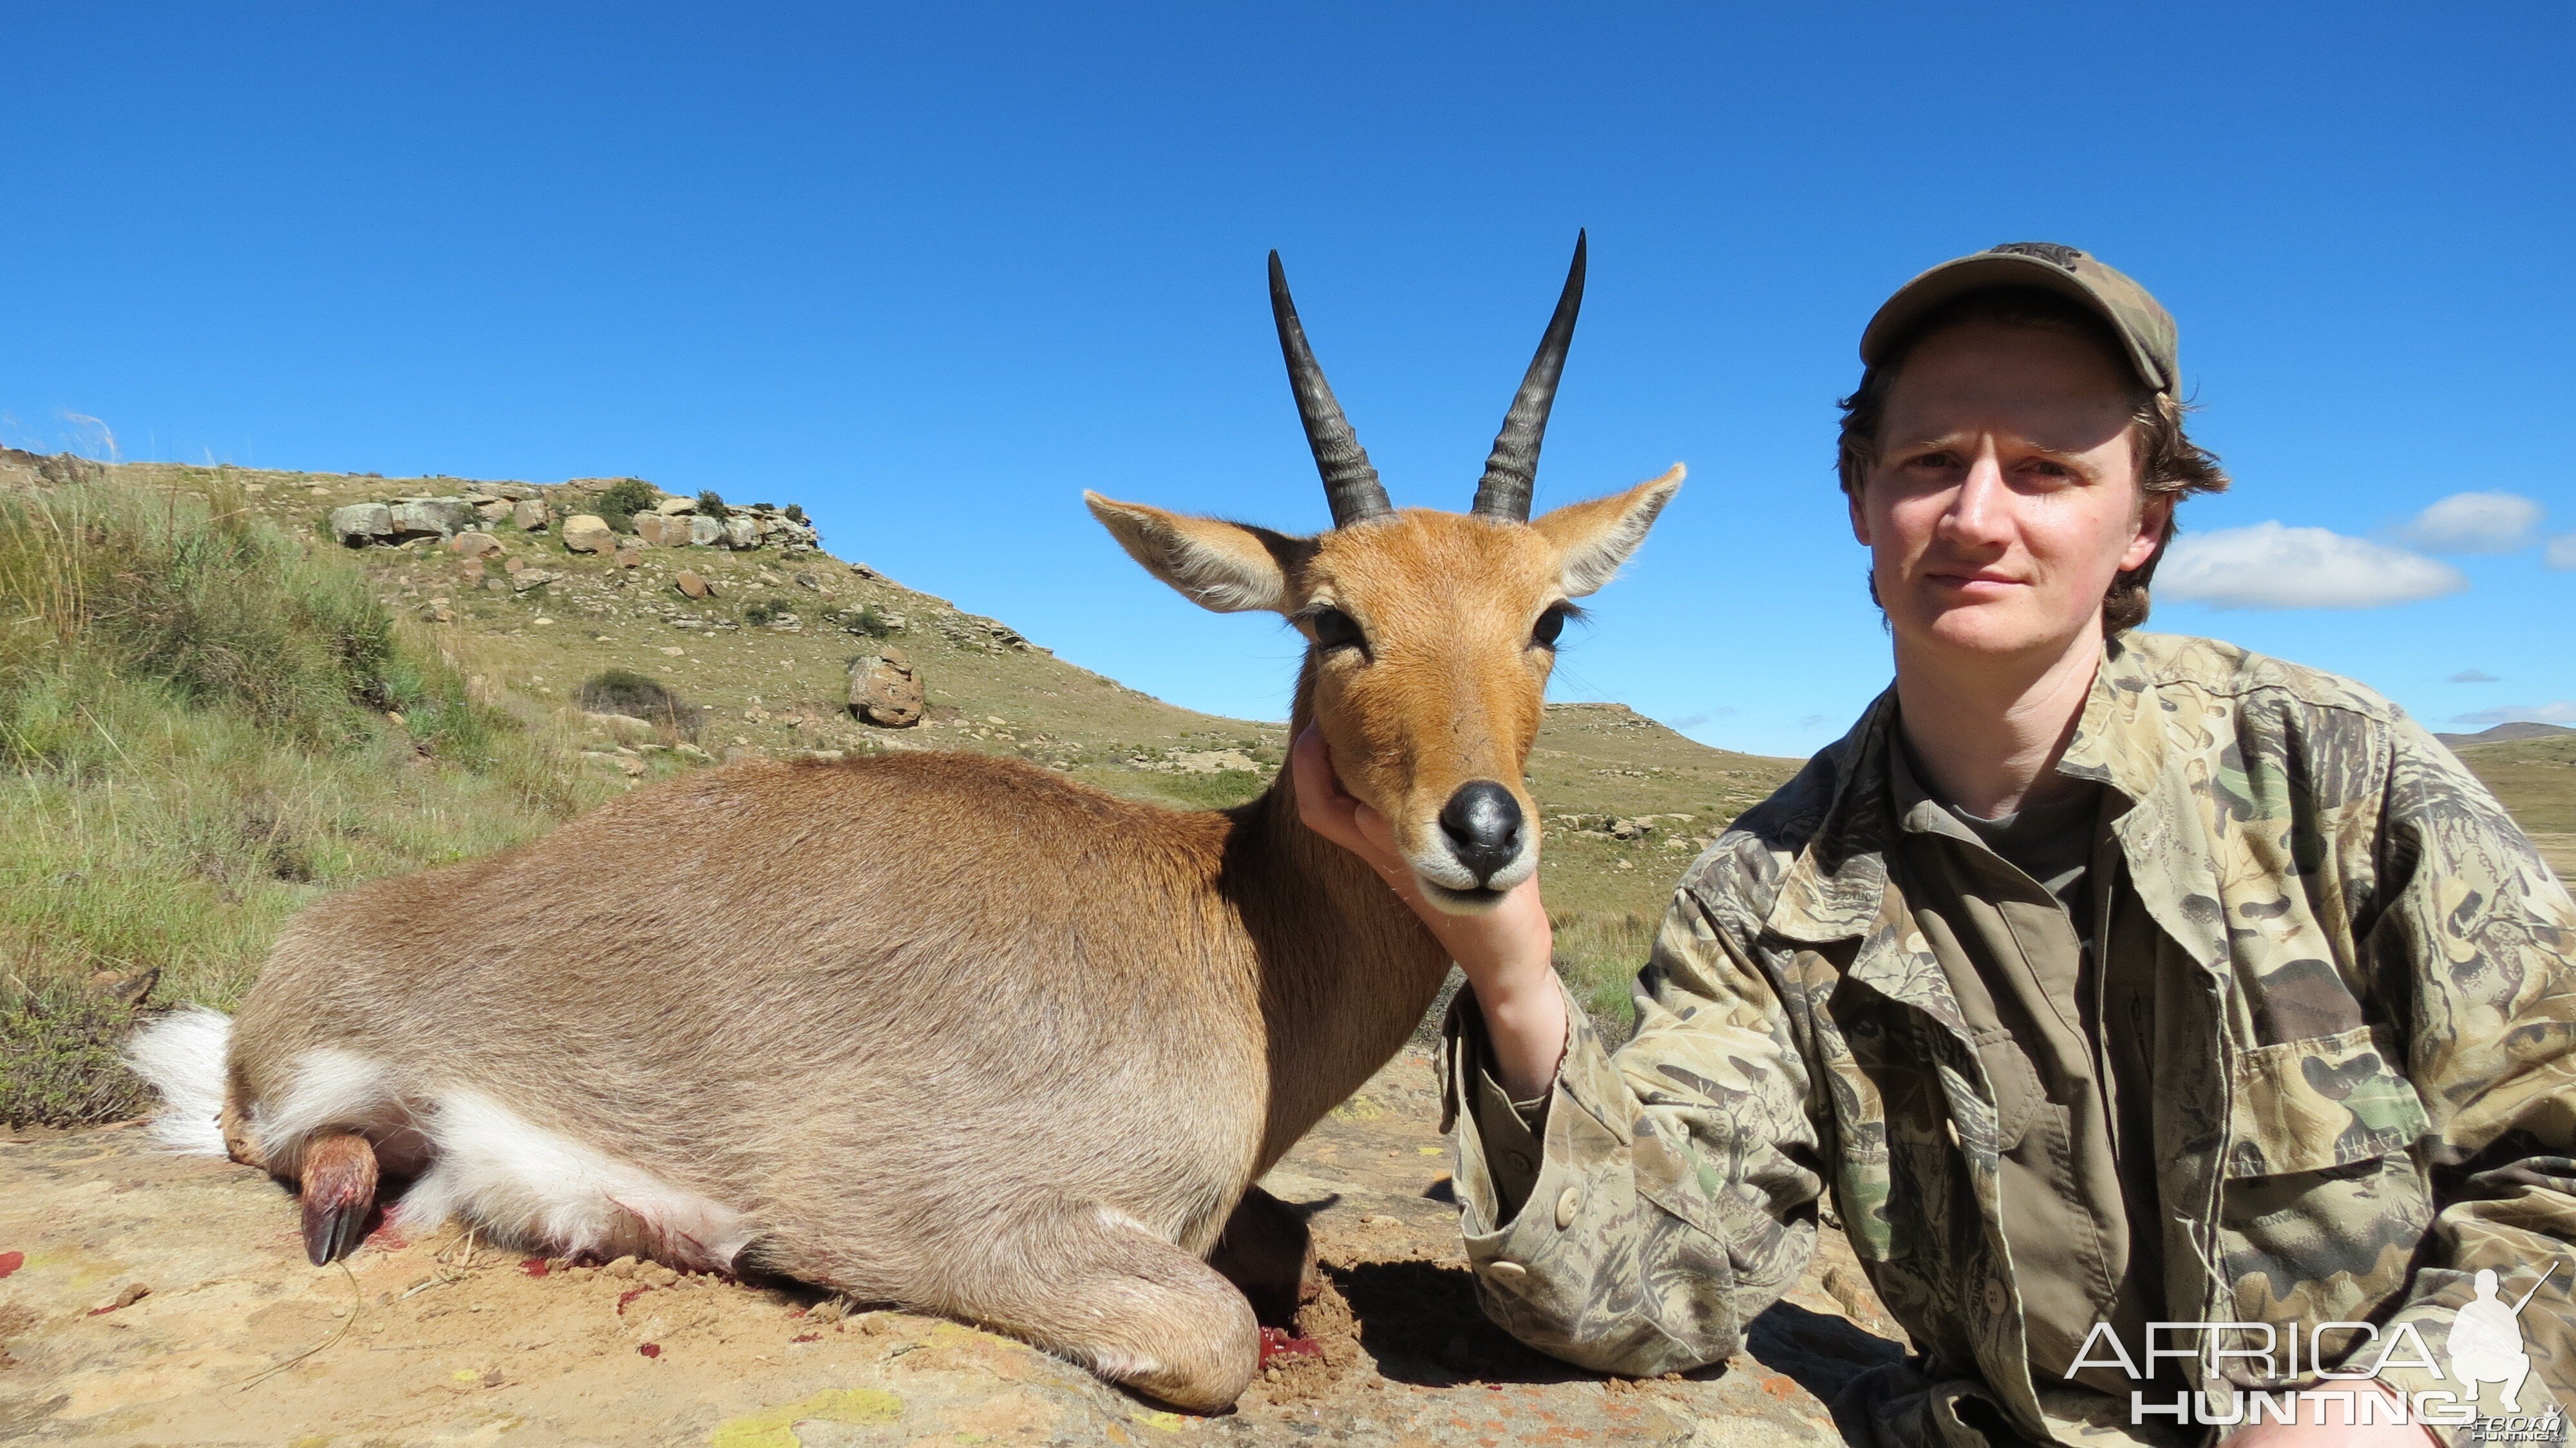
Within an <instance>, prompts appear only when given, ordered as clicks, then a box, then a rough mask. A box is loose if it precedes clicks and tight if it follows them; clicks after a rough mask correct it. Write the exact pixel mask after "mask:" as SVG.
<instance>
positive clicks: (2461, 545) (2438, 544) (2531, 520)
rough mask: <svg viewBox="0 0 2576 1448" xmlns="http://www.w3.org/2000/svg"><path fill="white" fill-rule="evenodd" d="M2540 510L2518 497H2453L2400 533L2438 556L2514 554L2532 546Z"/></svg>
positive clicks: (2410, 541)
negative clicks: (2440, 554)
mask: <svg viewBox="0 0 2576 1448" xmlns="http://www.w3.org/2000/svg"><path fill="white" fill-rule="evenodd" d="M2541 512H2542V509H2541V506H2540V505H2539V504H2538V503H2535V502H2533V501H2532V500H2530V499H2529V498H2526V497H2524V496H2522V495H2521V494H2519V493H2453V494H2452V495H2451V496H2449V497H2447V498H2444V499H2442V500H2441V501H2440V502H2437V503H2435V504H2434V505H2433V506H2431V507H2429V508H2426V509H2425V510H2424V511H2423V512H2421V513H2418V514H2416V515H2415V517H2414V520H2413V521H2412V522H2410V523H2408V524H2407V525H2406V526H2405V527H2403V528H2400V529H2398V530H2397V536H2398V537H2400V538H2403V539H2405V540H2406V541H2407V542H2409V543H2412V544H2414V545H2415V546H2416V547H2418V548H2427V549H2430V550H2432V551H2433V552H2435V553H2511V552H2513V551H2514V550H2515V549H2517V548H2527V547H2529V546H2531V537H2532V533H2533V531H2534V530H2536V529H2537V528H2539V527H2540V517H2541Z"/></svg>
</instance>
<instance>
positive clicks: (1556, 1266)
mask: <svg viewBox="0 0 2576 1448" xmlns="http://www.w3.org/2000/svg"><path fill="white" fill-rule="evenodd" d="M1703 888H1705V887H1703ZM1634 992H1635V999H1636V1004H1637V1014H1638V1026H1637V1032H1636V1034H1635V1035H1634V1036H1633V1037H1632V1038H1631V1039H1630V1040H1629V1042H1628V1043H1627V1044H1626V1045H1625V1046H1622V1047H1620V1048H1619V1049H1618V1050H1617V1051H1616V1052H1615V1053H1614V1052H1612V1051H1611V1050H1609V1049H1608V1048H1607V1047H1606V1046H1605V1044H1604V1043H1603V1041H1602V1040H1601V1038H1600V1035H1599V1034H1598V1032H1597V1030H1596V1028H1595V1027H1594V1026H1593V1024H1592V1022H1591V1021H1590V1020H1589V1019H1588V1018H1587V1017H1586V1016H1585V1015H1584V1012H1583V1009H1582V1007H1581V1005H1580V1004H1579V1003H1577V1002H1575V1001H1574V1000H1573V999H1572V998H1571V997H1570V996H1569V998H1568V1000H1567V1018H1568V1022H1569V1031H1570V1033H1571V1034H1570V1037H1569V1039H1568V1042H1567V1049H1566V1055H1565V1060H1564V1063H1563V1064H1562V1065H1561V1066H1560V1067H1559V1068H1558V1070H1557V1078H1556V1084H1555V1086H1554V1087H1553V1088H1552V1090H1551V1094H1550V1096H1549V1099H1548V1104H1547V1108H1546V1111H1545V1113H1544V1115H1543V1116H1542V1117H1541V1118H1540V1121H1539V1133H1540V1135H1539V1138H1538V1139H1537V1140H1536V1142H1535V1143H1534V1144H1535V1146H1536V1148H1537V1150H1536V1153H1535V1156H1536V1159H1535V1160H1534V1161H1529V1160H1526V1159H1524V1160H1508V1159H1489V1157H1488V1152H1489V1151H1493V1152H1500V1153H1504V1154H1505V1155H1506V1156H1508V1155H1509V1154H1510V1153H1513V1152H1514V1151H1518V1152H1520V1153H1522V1154H1523V1155H1524V1157H1526V1155H1527V1154H1528V1152H1529V1149H1530V1146H1531V1145H1532V1142H1531V1138H1530V1137H1529V1136H1528V1134H1527V1133H1526V1131H1525V1130H1524V1132H1523V1133H1522V1136H1521V1139H1520V1141H1518V1142H1514V1141H1511V1140H1508V1139H1505V1140H1500V1141H1494V1142H1490V1143H1489V1142H1488V1141H1487V1140H1486V1139H1485V1138H1486V1134H1487V1131H1488V1130H1491V1129H1493V1125H1494V1123H1495V1122H1496V1121H1497V1119H1498V1117H1499V1118H1510V1117H1511V1115H1512V1113H1510V1112H1509V1111H1507V1110H1506V1111H1504V1112H1501V1113H1496V1112H1493V1111H1490V1110H1484V1111H1479V1110H1476V1109H1473V1107H1474V1105H1475V1103H1476V1099H1477V1098H1476V1093H1477V1092H1478V1091H1479V1090H1480V1089H1482V1090H1484V1091H1488V1092H1490V1091H1491V1090H1492V1088H1491V1087H1490V1086H1482V1085H1480V1082H1481V1078H1483V1077H1484V1076H1485V1074H1486V1070H1487V1067H1486V1062H1487V1059H1488V1058H1487V1054H1486V1047H1485V1043H1484V1039H1485V1038H1484V1024H1483V1021H1482V1018H1481V1017H1479V1016H1478V1015H1477V1013H1476V1007H1475V1000H1474V996H1473V993H1472V992H1469V991H1464V990H1462V991H1461V992H1459V995H1458V1000H1457V1004H1456V1005H1455V1006H1454V1007H1453V1008H1452V1010H1451V1013H1450V1019H1449V1028H1448V1033H1447V1056H1448V1059H1447V1061H1446V1062H1445V1063H1444V1072H1445V1076H1446V1090H1447V1092H1448V1097H1447V1104H1448V1110H1447V1113H1446V1114H1447V1116H1448V1117H1449V1119H1450V1121H1451V1122H1454V1124H1455V1126H1456V1131H1457V1138H1456V1151H1457V1174H1456V1178H1455V1180H1456V1185H1457V1192H1458V1201H1459V1214H1460V1219H1461V1221H1460V1225H1461V1227H1462V1229H1463V1231H1464V1233H1465V1235H1466V1244H1467V1256H1468V1258H1469V1260H1470V1262H1471V1263H1472V1264H1473V1266H1474V1268H1475V1271H1476V1283H1477V1295H1478V1297H1479V1298H1480V1300H1481V1301H1482V1303H1483V1305H1484V1308H1485V1312H1486V1314H1487V1315H1488V1316H1489V1317H1491V1318H1492V1319H1493V1320H1494V1321H1495V1322H1497V1323H1500V1324H1501V1325H1502V1326H1503V1327H1504V1328H1505V1329H1507V1330H1508V1331H1510V1332H1511V1333H1512V1335H1513V1336H1515V1337H1517V1338H1519V1339H1520V1340H1521V1341H1523V1342H1525V1343H1528V1344H1529V1345H1530V1346H1532V1347H1534V1348H1537V1349H1538V1350H1539V1351H1541V1352H1544V1353H1547V1354H1549V1355H1551V1356H1554V1357H1558V1358H1562V1359H1564V1360H1565V1361H1567V1362H1571V1363H1575V1364H1578V1365H1580V1366H1583V1367H1587V1368H1592V1369H1595V1370H1597V1371H1601V1372H1614V1373H1624V1374H1630V1375H1635V1376H1651V1375H1655V1374H1661V1373H1668V1372H1678V1371H1683V1370H1686V1369H1689V1368H1694V1367H1699V1366H1702V1365H1704V1364H1707V1363H1712V1362H1717V1361H1720V1360H1722V1359H1724V1358H1726V1357H1728V1356H1730V1355H1731V1354H1733V1353H1734V1352H1735V1351H1736V1349H1737V1348H1738V1347H1739V1346H1740V1345H1741V1344H1742V1342H1743V1338H1744V1328H1745V1324H1746V1323H1748V1322H1749V1321H1751V1320H1752V1318H1753V1316H1754V1315H1755V1314H1757V1313H1759V1312H1760V1311H1762V1310H1763V1309H1764V1308H1766V1307H1768V1306H1770V1305H1771V1303H1772V1302H1774V1301H1775V1300H1777V1299H1778V1298H1779V1297H1780V1295H1781V1294H1782V1293H1784V1292H1786V1291H1787V1290H1788V1289H1789V1288H1790V1287H1791V1286H1793V1285H1794V1284H1795V1283H1796V1282H1797V1280H1798V1274H1799V1273H1800V1272H1801V1271H1802V1270H1804V1268H1805V1266H1806V1262H1807V1257H1808V1255H1809V1253H1810V1252H1811V1251H1812V1250H1813V1247H1814V1244H1815V1205H1814V1204H1815V1200H1816V1197H1817V1194H1818V1192H1819V1190H1820V1187H1821V1181H1820V1178H1819V1177H1818V1176H1817V1174H1816V1172H1815V1171H1814V1170H1813V1169H1812V1163H1813V1160H1814V1152H1815V1145H1816V1132H1815V1128H1814V1126H1813V1124H1812V1123H1811V1121H1810V1120H1809V1117H1808V1114H1807V1089H1808V1080H1807V1072H1806V1068H1805V1066H1804V1064H1803V1063H1802V1062H1801V1060H1800V1058H1799V1055H1798V1052H1797V1050H1796V1048H1795V1046H1794V1044H1793V1036H1792V1033H1791V1029H1790V1024H1789V1021H1788V1018H1787V1015H1786V1013H1785V1012H1784V1011H1783V1010H1782V1009H1781V1005H1780V1002H1779V999H1778V997H1777V995H1776V994H1775V993H1774V992H1773V991H1772V989H1771V987H1770V984H1769V983H1768V981H1767V980H1766V979H1765V978H1764V976H1763V975H1762V973H1761V972H1760V971H1759V970H1757V969H1756V968H1755V967H1754V966H1753V964H1752V963H1751V961H1750V960H1749V959H1748V958H1747V956H1746V953H1745V951H1744V949H1743V947H1742V946H1741V945H1740V944H1739V943H1738V942H1737V941H1735V940H1734V939H1733V938H1732V937H1731V936H1730V935H1729V934H1728V933H1727V932H1726V931H1725V930H1724V929H1722V928H1721V927H1720V926H1719V925H1718V924H1717V923H1716V922H1715V920H1714V919H1713V918H1712V917H1711V915H1710V913H1709V911H1708V910H1707V909H1705V908H1704V906H1703V905H1702V903H1701V901H1700V900H1699V899H1698V898H1697V897H1696V896H1695V895H1694V894H1693V893H1692V891H1691V890H1690V889H1688V888H1686V889H1684V890H1683V891H1681V892H1679V893H1678V894H1677V895H1676V896H1675V897H1674V900H1673V904H1672V908H1671V910H1670V911H1669V912H1668V913H1667V914H1666V915H1665V917H1664V921H1663V925H1662V928H1661V930H1660V931H1659V933H1658V934H1657V936H1656V940H1655V946H1654V954H1653V956H1652V957H1651V959H1650V960H1649V962H1648V964H1647V966H1646V968H1645V969H1644V970H1642V971H1640V972H1639V973H1638V977H1637V982H1636V985H1635V987H1634ZM1462 1102H1463V1103H1467V1104H1468V1105H1469V1107H1470V1109H1467V1110H1460V1109H1459V1107H1460V1105H1461V1103H1462ZM1444 1124H1448V1123H1444ZM1512 1125H1517V1122H1516V1121H1509V1120H1506V1121H1504V1122H1503V1131H1502V1132H1501V1133H1498V1134H1504V1135H1506V1136H1507V1135H1508V1128H1509V1127H1510V1126H1512ZM1498 1169H1499V1171H1500V1173H1501V1175H1502V1177H1503V1179H1504V1182H1505V1184H1506V1187H1507V1188H1521V1187H1522V1184H1523V1183H1527V1185H1526V1188H1525V1189H1522V1190H1511V1191H1510V1192H1509V1195H1510V1197H1512V1198H1517V1199H1518V1200H1513V1201H1508V1202H1507V1200H1506V1196H1505V1192H1504V1191H1503V1190H1498V1187H1497V1180H1496V1178H1497V1171H1498Z"/></svg>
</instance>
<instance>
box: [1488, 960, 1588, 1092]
mask: <svg viewBox="0 0 2576 1448" xmlns="http://www.w3.org/2000/svg"><path fill="white" fill-rule="evenodd" d="M1469 989H1471V990H1473V991H1475V993H1476V1009H1477V1012H1478V1014H1480V1015H1482V1016H1483V1017H1484V1021H1485V1043H1486V1047H1487V1049H1489V1050H1491V1051H1492V1052H1493V1057H1494V1072H1495V1075H1496V1077H1497V1078H1498V1079H1499V1081H1500V1083H1501V1085H1502V1087H1503V1089H1504V1091H1505V1092H1506V1093H1508V1094H1509V1096H1510V1097H1511V1099H1512V1100H1514V1101H1516V1102H1517V1101H1527V1100H1530V1099H1531V1098H1533V1097H1543V1096H1545V1095H1546V1094H1547V1091H1548V1088H1549V1087H1550V1086H1551V1085H1552V1084H1554V1082H1555V1080H1556V1069H1557V1067H1558V1065H1559V1064H1561V1063H1562V1062H1563V1061H1564V1059H1565V1051H1566V1046H1567V1044H1568V1043H1569V1042H1570V1041H1571V1040H1572V1038H1573V1030H1572V1027H1573V1022H1572V1021H1571V1020H1570V1019H1569V1018H1568V1016H1567V1014H1566V1006H1565V992H1564V990H1563V989H1562V988H1561V987H1559V986H1558V984H1557V981H1556V972H1555V971H1554V969H1552V968H1551V969H1549V970H1547V971H1545V972H1544V973H1543V974H1542V975H1541V977H1540V978H1539V979H1537V980H1535V981H1533V980H1529V979H1527V978H1526V977H1522V978H1509V977H1505V978H1499V979H1494V980H1490V981H1471V982H1470V983H1469Z"/></svg>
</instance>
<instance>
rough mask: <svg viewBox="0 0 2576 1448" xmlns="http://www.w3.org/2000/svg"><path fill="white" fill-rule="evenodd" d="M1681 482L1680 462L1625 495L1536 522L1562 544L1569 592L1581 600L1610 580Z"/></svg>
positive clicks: (1594, 501)
mask: <svg viewBox="0 0 2576 1448" xmlns="http://www.w3.org/2000/svg"><path fill="white" fill-rule="evenodd" d="M1681 485H1682V465H1681V464H1680V463H1675V464H1673V465H1672V467H1671V469H1670V470H1669V471H1667V472H1666V473H1665V474H1664V475H1663V476H1662V477H1660V478H1648V479H1647V480H1646V481H1644V482H1642V483H1639V484H1638V485H1637V486H1635V487H1633V488H1630V489H1629V490H1628V491H1626V492H1624V493H1612V494H1611V495H1610V496H1609V497H1606V498H1594V499H1592V500H1591V501H1589V502H1583V503H1568V504H1566V505H1565V506H1564V507H1562V508H1558V509H1556V510H1554V511H1552V512H1549V513H1545V514H1542V515H1540V516H1539V517H1537V518H1534V519H1532V520H1530V526H1531V527H1533V528H1536V529H1537V530H1538V531H1539V532H1540V533H1541V534H1543V535H1544V536H1545V537H1546V538H1547V540H1548V541H1549V542H1551V543H1554V544H1555V545H1556V548H1557V553H1558V555H1559V557H1560V558H1561V560H1562V566H1563V568H1564V570H1565V578H1564V584H1565V593H1566V596H1567V597H1568V598H1581V597H1582V596H1583V595H1585V594H1587V593H1590V592H1592V591H1593V590H1594V589H1597V588H1599V587H1600V586H1601V585H1603V584H1605V583H1608V582H1609V581H1610V578H1611V575H1613V574H1615V573H1617V572H1618V571H1619V565H1621V564H1623V563H1625V562H1627V561H1628V555H1629V554H1631V553H1634V552H1636V551H1637V545H1638V544H1640V543H1643V542H1644V541H1646V530H1647V529H1649V528H1651V527H1653V526H1655V515H1656V514H1658V513H1660V512H1662V511H1664V504H1666V503H1669V502H1671V501H1672V500H1673V494H1674V493H1676V492H1678V491H1680V490H1681Z"/></svg>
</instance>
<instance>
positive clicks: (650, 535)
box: [633, 513, 687, 548]
mask: <svg viewBox="0 0 2576 1448" xmlns="http://www.w3.org/2000/svg"><path fill="white" fill-rule="evenodd" d="M633 521H634V524H635V541H636V542H638V543H640V544H642V545H644V546H645V547H647V548H661V547H665V546H668V545H667V544H666V543H665V542H664V540H663V538H662V522H663V519H662V515H661V514H659V513H638V514H636V515H635V517H634V520H633ZM682 541H683V542H685V541H687V540H686V539H683V540H682Z"/></svg>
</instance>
